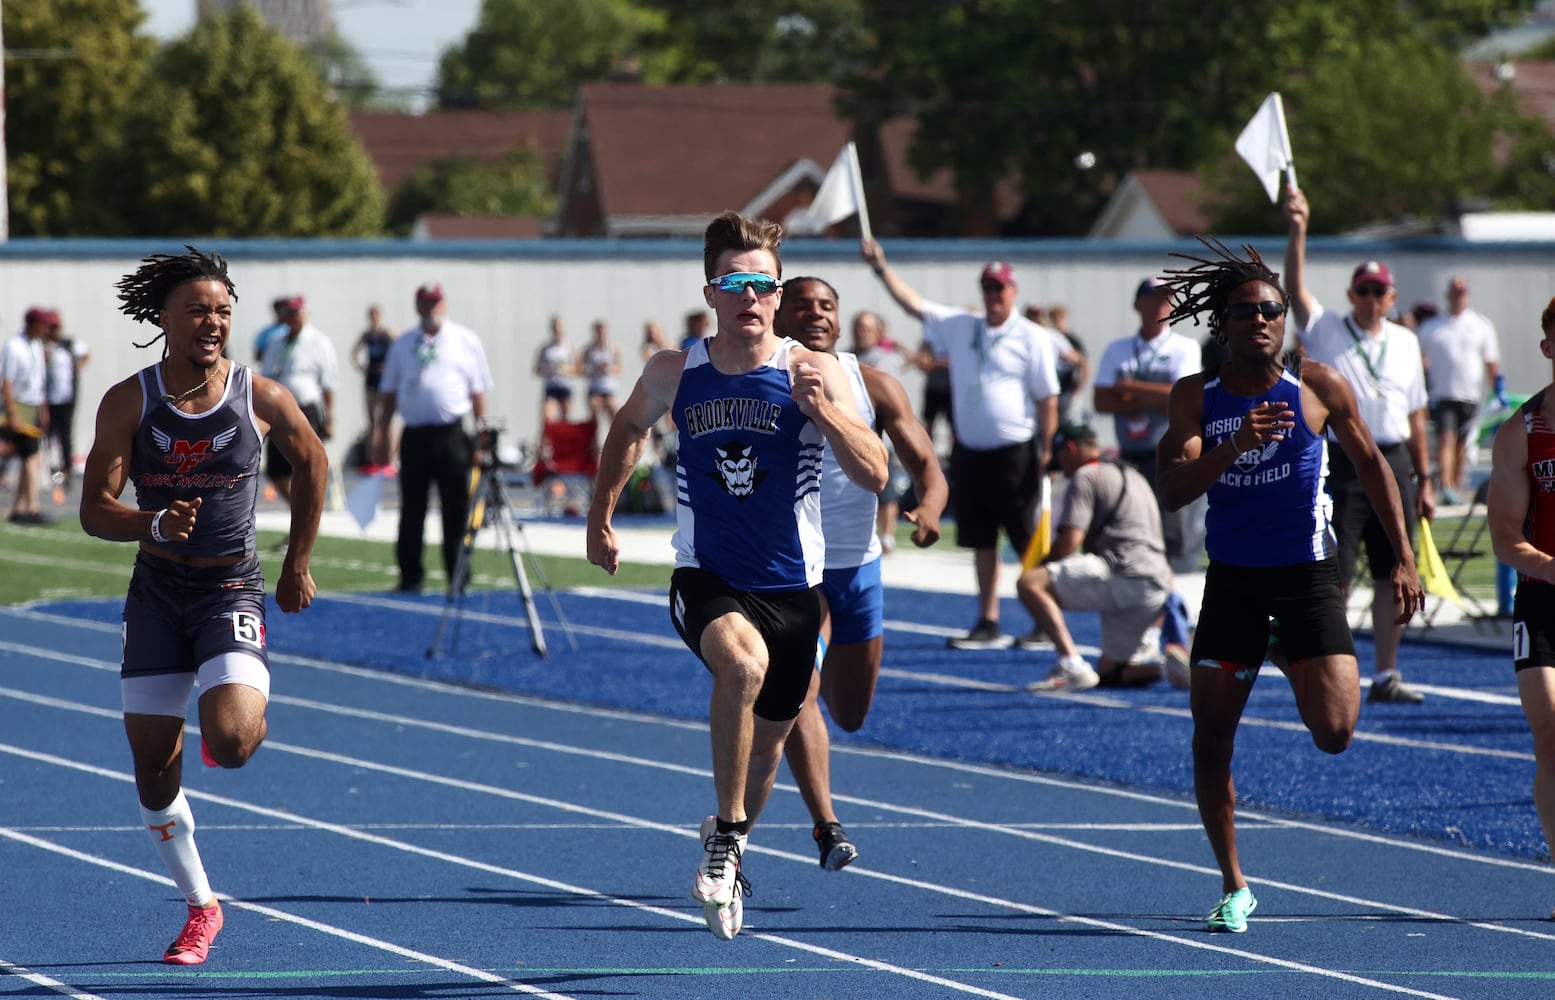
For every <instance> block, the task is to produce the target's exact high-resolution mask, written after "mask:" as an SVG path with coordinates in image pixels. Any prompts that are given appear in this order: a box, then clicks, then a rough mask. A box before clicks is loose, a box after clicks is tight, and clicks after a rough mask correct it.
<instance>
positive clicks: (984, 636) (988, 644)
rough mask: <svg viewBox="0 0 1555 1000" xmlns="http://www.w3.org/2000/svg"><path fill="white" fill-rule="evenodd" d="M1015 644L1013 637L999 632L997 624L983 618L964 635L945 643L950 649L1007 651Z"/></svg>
mask: <svg viewBox="0 0 1555 1000" xmlns="http://www.w3.org/2000/svg"><path fill="white" fill-rule="evenodd" d="M1014 644H1015V637H1014V636H1013V635H1004V634H1002V633H1001V632H1000V631H999V623H998V622H996V621H989V620H988V619H987V618H984V619H983V620H982V621H980V622H978V623H977V624H976V625H974V626H972V631H970V632H968V633H967V634H966V635H958V636H954V637H952V638H950V639H947V640H946V641H945V645H947V646H949V647H950V648H951V649H1009V648H1010V647H1011V646H1013V645H1014Z"/></svg>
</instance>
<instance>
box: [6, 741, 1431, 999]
mask: <svg viewBox="0 0 1555 1000" xmlns="http://www.w3.org/2000/svg"><path fill="white" fill-rule="evenodd" d="M266 745H267V746H269V747H270V749H272V750H279V751H281V752H283V753H293V754H299V755H301V756H305V757H311V758H313V759H315V760H327V761H331V762H333V763H338V764H344V765H345V766H347V767H357V768H359V767H363V766H364V765H365V766H366V769H369V770H375V771H380V772H382V773H387V774H395V775H396V776H400V777H414V776H416V775H418V774H420V772H414V771H408V770H405V769H402V768H390V767H385V766H384V765H379V764H375V763H373V762H370V761H356V759H355V758H350V757H344V756H340V755H337V754H328V753H323V752H320V751H313V750H308V749H306V748H303V747H294V746H290V745H288V744H275V743H267V744H266ZM0 753H8V754H12V755H14V756H17V757H22V758H25V759H28V760H34V761H37V762H39V763H44V764H51V765H54V766H56V767H64V768H69V769H71V770H75V771H81V772H84V773H86V774H90V775H93V776H96V777H100V778H107V779H110V780H113V781H121V782H127V783H133V782H134V780H135V779H134V777H133V776H132V775H129V774H125V773H123V772H119V771H113V770H109V769H107V768H101V767H96V766H94V765H90V764H83V763H80V762H77V761H72V760H67V759H65V758H63V757H57V756H55V755H53V754H45V753H38V752H35V751H31V750H26V749H24V748H22V747H16V746H11V745H9V744H5V743H0ZM432 777H434V776H432V775H426V776H424V777H423V778H422V779H421V780H425V779H426V778H432ZM445 780H448V781H451V782H452V787H460V788H465V789H467V790H477V791H485V792H486V793H488V794H502V793H504V792H507V790H506V789H498V788H495V787H493V786H489V785H479V784H476V783H474V782H464V781H457V780H454V779H445ZM185 794H187V795H188V796H189V797H190V798H194V799H199V800H201V801H206V802H212V803H215V804H218V805H223V806H226V807H227V808H229V809H237V810H241V811H244V812H250V813H254V814H256V815H260V816H266V817H269V818H270V819H272V820H277V821H285V822H288V823H295V824H302V825H305V826H307V827H309V828H310V829H313V830H317V831H320V832H324V833H332V834H335V835H336V836H340V837H345V838H347V839H350V840H355V841H360V842H363V843H368V844H372V845H374V846H377V847H384V848H388V849H390V850H395V851H401V852H404V853H406V854H411V855H415V856H417V857H422V858H427V859H430V860H433V861H438V862H442V863H444V864H451V865H457V866H459V867H461V868H469V869H473V870H476V871H480V872H483V873H485V874H487V875H497V876H502V877H505V878H510V879H514V880H516V881H520V882H525V883H528V884H530V885H535V886H539V887H541V888H544V889H550V890H551V891H553V892H564V893H567V894H569V895H573V896H579V897H582V898H586V899H593V900H598V901H601V902H606V903H610V904H611V905H614V906H624V907H627V908H629V909H633V910H637V911H639V912H642V913H648V914H652V915H654V916H659V917H668V918H670V919H672V920H678V921H680V922H682V923H688V924H694V925H695V926H697V927H705V926H706V923H705V921H704V919H703V917H702V915H701V914H700V913H697V914H690V913H682V912H680V911H678V910H671V909H667V908H665V907H662V906H653V905H650V904H647V903H641V902H638V901H637V900H632V899H622V898H620V897H616V896H611V895H610V894H608V893H604V892H600V891H598V890H595V889H589V888H586V887H584V886H579V885H573V884H571V883H568V882H561V881H558V880H556V879H551V878H545V877H543V876H540V875H535V874H533V873H531V872H524V871H519V870H517V869H514V868H507V867H504V866H502V865H494V864H489V863H487V862H484V861H477V860H475V859H474V858H467V857H464V856H462V855H457V854H450V853H448V852H446V851H438V850H433V849H431V848H426V847H421V846H419V845H416V844H410V843H407V842H405V841H401V840H394V839H392V838H389V837H382V836H379V835H377V834H372V833H367V832H366V831H362V830H356V829H352V828H351V827H348V826H343V825H341V824H338V823H330V822H327V821H324V820H316V819H312V818H310V817H307V816H302V815H299V814H297V813H295V812H291V811H282V810H278V809H270V808H266V807H264V806H259V805H255V804H253V803H250V802H244V801H242V800H240V799H234V798H230V797H228V796H225V795H216V794H213V793H210V792H203V791H195V790H192V789H185ZM503 797H505V798H516V799H521V800H525V801H530V802H534V803H543V804H550V805H551V806H552V807H553V808H557V809H561V810H563V811H566V812H574V813H584V814H592V815H596V816H599V817H606V818H610V819H614V820H616V821H618V822H620V823H621V824H623V825H626V826H632V827H635V828H638V829H648V830H657V831H659V832H663V833H673V834H675V835H677V836H681V837H687V838H691V839H696V837H697V834H696V833H695V832H693V831H691V830H684V829H681V828H679V827H673V826H668V825H666V824H662V823H654V822H651V821H648V820H643V819H639V818H637V817H631V816H625V815H619V814H612V813H605V812H597V811H595V810H589V809H584V808H581V807H579V806H576V805H573V804H572V803H567V802H560V801H557V800H546V799H540V798H537V797H534V796H525V795H520V794H519V793H512V792H508V793H507V794H505V795H503ZM0 837H6V838H9V839H12V840H18V841H21V842H23V843H28V844H31V845H32V846H34V847H40V848H43V849H45V850H51V851H54V852H55V853H58V854H63V855H65V856H67V857H70V858H73V859H74V860H77V861H85V862H88V863H91V864H97V865H101V866H102V867H106V868H111V869H113V870H115V871H122V872H124V873H125V874H130V875H137V876H139V877H142V878H147V879H150V880H152V881H156V882H160V883H164V884H166V885H172V884H173V882H172V880H171V879H169V878H166V877H165V876H159V875H155V874H154V873H151V872H145V871H142V870H140V869H136V868H130V867H128V866H125V865H120V864H118V863H117V862H113V861H108V860H107V859H104V858H98V857H95V856H93V855H89V854H83V853H81V852H78V851H73V850H71V849H69V848H65V847H61V846H59V845H56V844H53V843H51V842H49V841H45V840H41V839H39V838H36V837H29V836H27V835H25V834H21V833H18V832H16V831H13V830H9V829H6V828H4V827H0ZM794 857H796V858H797V855H794ZM806 860H808V859H806ZM963 896H964V898H967V899H974V900H980V901H984V902H987V901H988V900H987V898H986V897H982V896H978V895H975V894H972V893H965V894H963ZM222 899H223V900H224V901H225V900H226V899H228V897H225V896H223V897H222ZM233 903H234V905H237V906H239V907H242V908H245V909H252V910H254V911H255V912H259V913H265V914H266V915H273V916H277V917H278V918H280V919H284V920H289V921H291V922H293V923H297V924H301V925H303V926H306V927H310V928H312V929H315V930H321V931H324V932H325V933H337V932H338V933H337V936H341V937H346V938H347V939H349V940H353V941H357V942H358V943H361V944H367V945H370V946H372V947H380V946H382V947H383V950H386V951H393V952H394V953H395V954H400V955H404V956H405V957H409V958H417V959H419V960H421V961H428V962H431V963H432V964H436V965H438V966H439V967H442V968H448V969H451V970H456V971H461V972H465V973H466V974H469V975H474V976H476V977H477V978H482V979H484V981H486V982H493V983H501V984H503V985H506V986H508V987H509V988H510V989H516V990H520V991H521V992H526V993H534V994H536V995H538V996H544V997H552V996H555V995H554V994H550V993H545V992H543V991H539V990H536V989H534V988H532V987H527V986H524V985H523V984H520V983H513V982H511V981H510V980H507V979H504V978H503V977H501V976H495V975H492V974H491V973H484V972H482V971H481V970H479V969H470V968H469V967H467V966H456V965H455V964H454V963H451V962H447V961H446V960H443V959H437V958H435V957H432V956H423V955H421V954H420V953H417V952H411V951H409V950H408V949H403V948H400V947H399V946H398V945H392V944H389V943H388V942H379V941H378V939H376V938H365V937H361V936H360V935H355V934H353V933H352V932H349V931H343V930H341V929H339V928H332V927H330V926H329V925H326V924H315V923H314V922H313V921H310V920H307V919H305V918H302V917H297V916H294V915H291V914H286V913H284V912H283V911H279V910H272V909H270V908H269V907H264V906H259V905H257V904H253V903H246V902H243V901H241V900H233ZM1054 915H1055V916H1056V914H1054ZM744 936H745V937H748V938H756V939H757V940H761V941H769V942H772V943H774V944H780V945H783V946H785V947H789V948H794V949H796V950H799V951H803V952H807V953H809V954H812V955H817V956H820V957H822V958H829V959H832V960H833V961H839V962H848V963H850V964H852V965H854V966H862V967H864V968H870V969H874V970H875V971H877V972H885V973H889V974H891V975H895V976H901V977H904V978H907V979H913V980H917V981H919V982H924V983H928V984H930V985H933V986H940V987H943V988H945V989H949V990H953V991H955V992H957V993H965V994H969V995H971V996H979V997H989V998H992V1000H1021V998H1019V997H1013V996H1009V995H1007V994H1004V993H996V992H993V991H992V990H985V989H981V988H979V987H976V986H972V985H970V984H967V983H961V982H957V981H956V980H953V979H946V978H944V977H942V976H935V975H932V974H929V973H926V972H922V971H920V970H917V969H907V968H903V967H901V966H896V965H892V964H890V963H888V962H881V961H878V960H875V959H871V958H865V957H864V956H862V955H853V954H849V953H847V952H841V951H836V950H835V949H832V948H826V947H822V946H820V945H814V944H810V943H808V942H804V941H796V940H793V939H791V938H785V937H782V936H781V935H776V934H764V933H761V932H759V931H754V930H753V931H751V932H750V933H748V934H746V935H744ZM1419 995H1424V994H1419ZM561 1000H568V998H561Z"/></svg>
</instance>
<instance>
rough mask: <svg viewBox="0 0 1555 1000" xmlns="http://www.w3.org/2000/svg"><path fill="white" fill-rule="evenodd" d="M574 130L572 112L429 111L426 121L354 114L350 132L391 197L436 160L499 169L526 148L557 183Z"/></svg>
mask: <svg viewBox="0 0 1555 1000" xmlns="http://www.w3.org/2000/svg"><path fill="white" fill-rule="evenodd" d="M571 127H572V114H571V112H568V111H472V110H454V111H429V112H427V113H426V114H424V115H411V114H402V113H399V112H386V111H354V112H352V113H351V128H352V130H353V131H354V132H355V133H356V136H357V138H358V139H360V140H361V142H362V145H363V146H364V147H366V149H367V154H368V156H370V157H371V158H372V161H373V165H374V166H375V167H376V168H377V171H378V182H379V184H381V185H382V186H383V190H384V192H385V193H387V194H390V195H392V194H393V193H394V190H395V189H396V188H398V187H399V186H400V184H401V182H403V181H404V180H405V178H406V177H408V176H409V175H410V174H411V173H413V172H414V171H415V170H416V168H418V167H420V166H422V165H424V164H427V163H430V162H431V161H433V160H440V159H447V158H450V157H455V156H461V155H462V156H469V157H473V158H475V159H477V160H485V161H487V162H492V163H495V162H496V161H497V160H499V159H501V158H502V156H503V154H505V153H507V152H508V151H510V150H512V149H513V148H514V147H515V146H518V145H519V144H527V145H528V146H529V147H530V148H531V149H533V150H534V151H535V153H536V154H537V155H538V156H539V157H540V158H541V162H543V163H544V164H545V165H546V169H547V170H548V171H549V172H550V176H551V179H552V181H553V183H554V181H555V179H556V177H557V174H558V172H559V171H560V168H561V155H562V150H563V149H565V148H566V145H567V135H568V132H569V131H570V129H571Z"/></svg>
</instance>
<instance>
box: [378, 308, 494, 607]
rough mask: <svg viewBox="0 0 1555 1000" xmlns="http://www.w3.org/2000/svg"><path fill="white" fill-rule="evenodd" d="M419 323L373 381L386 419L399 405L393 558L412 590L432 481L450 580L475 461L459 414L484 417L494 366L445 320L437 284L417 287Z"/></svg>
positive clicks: (469, 334)
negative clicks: (397, 508)
mask: <svg viewBox="0 0 1555 1000" xmlns="http://www.w3.org/2000/svg"><path fill="white" fill-rule="evenodd" d="M416 312H417V313H418V314H420V317H421V318H420V322H419V323H417V324H416V325H415V326H413V327H411V328H410V329H409V330H406V331H405V332H404V333H402V334H400V336H399V338H398V339H396V340H395V341H394V344H393V346H391V347H390V348H389V355H388V357H387V358H386V359H385V360H384V363H383V378H382V380H381V381H380V382H379V383H378V388H379V391H380V392H382V393H383V397H382V398H383V419H384V420H385V421H389V420H392V419H393V418H394V414H395V413H396V412H398V413H399V414H400V417H401V419H403V420H404V422H405V429H404V432H403V433H402V434H401V435H400V475H399V482H400V527H399V538H398V540H397V541H396V543H395V548H394V557H395V561H396V562H397V563H398V564H399V568H400V582H399V588H398V589H399V590H401V591H404V592H407V593H414V592H417V591H419V590H420V589H421V583H422V578H423V577H424V576H425V572H426V571H425V569H424V566H423V563H424V559H423V552H422V540H423V537H424V536H425V534H426V518H427V503H428V500H429V499H430V497H431V492H432V484H433V483H436V484H437V497H438V506H439V507H441V509H442V520H443V569H444V570H445V571H446V572H447V574H448V580H449V581H450V586H451V585H452V581H453V578H454V567H455V566H456V565H457V564H458V561H459V545H460V540H461V539H462V538H463V537H464V526H465V521H466V519H467V518H468V517H469V509H468V508H469V504H470V469H471V467H472V466H473V465H475V464H476V463H477V461H478V458H479V456H478V455H477V454H476V452H475V447H474V442H473V440H472V439H471V436H470V433H469V432H467V431H466V430H465V427H464V418H465V417H467V416H468V417H472V418H473V419H474V420H475V422H476V424H477V425H479V424H480V422H481V421H483V420H484V419H485V417H486V393H488V392H490V391H491V370H490V369H489V368H488V367H487V365H486V350H485V348H483V347H482V346H481V341H480V338H479V337H478V336H476V334H475V331H474V330H471V329H470V328H469V327H466V326H462V325H460V324H458V323H455V322H453V321H452V320H450V319H448V304H447V302H445V301H444V299H443V288H442V286H441V285H422V286H421V287H420V288H418V289H416Z"/></svg>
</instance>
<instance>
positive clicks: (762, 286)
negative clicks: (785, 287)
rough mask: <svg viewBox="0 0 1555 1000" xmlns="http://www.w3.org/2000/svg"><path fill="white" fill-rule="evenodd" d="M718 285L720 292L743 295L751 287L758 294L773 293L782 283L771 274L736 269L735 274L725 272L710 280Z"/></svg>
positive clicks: (710, 283)
mask: <svg viewBox="0 0 1555 1000" xmlns="http://www.w3.org/2000/svg"><path fill="white" fill-rule="evenodd" d="M708 284H709V285H715V286H717V288H718V290H719V291H720V292H730V293H732V294H734V295H743V294H744V293H745V289H747V288H749V289H750V290H751V291H753V292H755V293H756V294H757V295H771V294H772V293H773V292H775V291H777V290H778V288H779V287H780V283H779V282H778V280H777V279H776V278H774V277H772V276H771V275H770V274H757V273H756V272H754V271H736V272H734V273H733V274H724V275H720V276H718V277H716V278H714V279H713V280H712V281H709V282H708Z"/></svg>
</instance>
